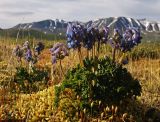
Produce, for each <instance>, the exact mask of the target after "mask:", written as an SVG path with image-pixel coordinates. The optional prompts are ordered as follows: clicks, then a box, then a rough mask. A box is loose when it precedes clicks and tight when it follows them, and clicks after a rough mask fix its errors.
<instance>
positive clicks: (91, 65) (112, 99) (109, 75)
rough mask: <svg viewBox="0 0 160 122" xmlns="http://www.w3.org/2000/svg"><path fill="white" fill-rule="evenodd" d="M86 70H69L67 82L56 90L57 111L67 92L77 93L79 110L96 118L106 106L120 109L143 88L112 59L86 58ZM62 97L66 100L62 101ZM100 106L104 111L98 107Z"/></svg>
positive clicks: (79, 68) (76, 68)
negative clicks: (121, 105)
mask: <svg viewBox="0 0 160 122" xmlns="http://www.w3.org/2000/svg"><path fill="white" fill-rule="evenodd" d="M83 63H84V66H81V65H77V67H75V68H73V69H71V70H69V71H68V72H67V74H66V76H65V79H64V81H63V82H62V84H61V85H60V86H56V88H55V105H56V106H57V107H58V103H59V101H60V100H63V98H65V96H66V92H64V91H65V90H66V89H71V90H72V91H74V94H75V96H77V97H75V98H70V99H72V100H73V101H75V100H77V99H79V100H80V104H79V110H84V109H87V110H92V108H94V109H93V110H94V111H88V112H89V113H90V114H93V113H94V114H96V113H97V112H100V111H101V110H103V109H104V107H106V106H107V105H120V104H122V103H123V102H124V101H125V100H127V99H131V98H132V97H133V96H134V97H135V96H139V95H140V93H141V85H140V84H139V81H138V80H137V79H134V78H133V77H132V75H131V74H130V73H129V72H128V71H127V69H126V68H123V67H122V65H121V64H118V63H116V62H113V60H112V59H110V58H109V57H105V58H99V59H98V58H97V57H95V58H91V59H89V58H86V59H85V60H84V61H83ZM62 96H63V97H62ZM99 103H101V107H99Z"/></svg>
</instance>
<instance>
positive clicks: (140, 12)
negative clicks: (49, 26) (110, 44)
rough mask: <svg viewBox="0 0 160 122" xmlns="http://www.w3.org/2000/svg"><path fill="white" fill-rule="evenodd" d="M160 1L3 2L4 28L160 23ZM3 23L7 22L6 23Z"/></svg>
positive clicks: (2, 19)
mask: <svg viewBox="0 0 160 122" xmlns="http://www.w3.org/2000/svg"><path fill="white" fill-rule="evenodd" d="M159 15H160V1H159V0H87V1H86V0H23V1H22V0H14V1H13V0H5V1H3V2H0V18H1V23H0V27H4V28H7V27H11V26H15V25H16V24H18V23H20V22H21V21H22V18H24V19H23V22H33V21H39V20H44V19H56V18H58V19H64V20H69V21H71V20H80V21H88V20H91V19H97V18H103V17H110V16H127V17H133V18H150V19H156V20H159V19H160V16H159ZM2 21H3V22H2Z"/></svg>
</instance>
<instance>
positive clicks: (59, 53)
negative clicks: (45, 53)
mask: <svg viewBox="0 0 160 122" xmlns="http://www.w3.org/2000/svg"><path fill="white" fill-rule="evenodd" d="M50 52H51V54H52V64H54V63H56V60H58V59H63V58H64V57H65V56H68V50H67V47H66V45H65V44H63V43H56V44H55V45H54V46H53V47H52V48H51V49H50Z"/></svg>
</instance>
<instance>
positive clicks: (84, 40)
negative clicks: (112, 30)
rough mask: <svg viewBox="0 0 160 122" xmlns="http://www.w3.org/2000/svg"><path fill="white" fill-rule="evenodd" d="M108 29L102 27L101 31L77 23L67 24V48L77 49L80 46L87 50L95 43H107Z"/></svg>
mask: <svg viewBox="0 0 160 122" xmlns="http://www.w3.org/2000/svg"><path fill="white" fill-rule="evenodd" d="M108 35H109V28H108V27H103V28H102V29H101V30H100V29H98V28H94V27H93V26H91V25H87V27H84V26H83V25H80V24H79V23H76V24H75V23H68V27H67V32H66V36H67V46H68V48H78V47H81V46H82V45H83V46H84V47H85V48H87V49H88V50H90V49H92V47H93V45H94V43H95V42H96V41H99V42H100V41H101V42H102V43H106V42H107V41H108Z"/></svg>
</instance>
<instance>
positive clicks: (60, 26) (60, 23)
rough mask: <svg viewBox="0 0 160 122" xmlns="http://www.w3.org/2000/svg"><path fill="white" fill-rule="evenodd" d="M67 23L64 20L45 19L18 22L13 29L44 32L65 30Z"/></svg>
mask: <svg viewBox="0 0 160 122" xmlns="http://www.w3.org/2000/svg"><path fill="white" fill-rule="evenodd" d="M67 23H68V22H65V21H64V20H58V19H56V20H44V21H39V22H33V23H24V24H18V25H16V26H15V27H13V28H12V29H22V30H38V31H42V32H44V33H55V32H59V31H60V32H61V31H65V29H66V27H67Z"/></svg>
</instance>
